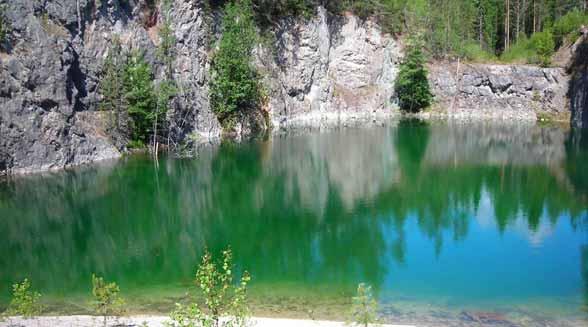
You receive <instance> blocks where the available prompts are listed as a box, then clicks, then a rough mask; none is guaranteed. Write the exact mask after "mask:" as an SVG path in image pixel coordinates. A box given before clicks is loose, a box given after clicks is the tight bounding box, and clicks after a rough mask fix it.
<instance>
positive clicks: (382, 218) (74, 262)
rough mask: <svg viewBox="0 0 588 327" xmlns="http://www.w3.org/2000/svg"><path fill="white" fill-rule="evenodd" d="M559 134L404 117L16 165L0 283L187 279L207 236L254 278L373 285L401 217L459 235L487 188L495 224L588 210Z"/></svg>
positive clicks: (398, 244)
mask: <svg viewBox="0 0 588 327" xmlns="http://www.w3.org/2000/svg"><path fill="white" fill-rule="evenodd" d="M566 137H567V135H566V133H565V132H563V131H561V130H559V129H544V128H539V127H524V126H518V127H516V129H514V130H513V129H512V127H500V126H498V127H497V126H491V125H456V126H447V125H441V124H433V125H427V124H424V123H420V122H411V121H404V122H400V123H398V125H397V126H394V127H392V128H388V127H381V128H373V129H370V130H354V129H351V130H342V131H337V130H334V131H328V132H324V133H311V134H309V135H302V136H289V137H275V138H273V139H271V140H266V141H259V142H252V143H249V144H242V145H235V144H231V143H224V144H221V145H220V146H218V147H208V148H204V149H203V150H202V151H201V152H200V153H199V155H198V157H197V158H196V159H195V160H164V161H162V162H161V164H160V165H159V166H158V167H157V166H155V165H153V163H152V162H150V161H149V160H148V159H144V158H130V159H128V160H127V162H124V163H121V164H118V165H112V166H108V167H103V166H101V167H99V168H86V169H83V170H75V171H71V172H67V173H59V174H54V175H50V176H45V177H30V178H24V179H15V180H13V181H8V182H4V183H2V184H0V217H2V218H1V219H0V232H1V234H2V235H3V236H5V237H4V238H3V239H2V240H0V283H2V285H8V284H9V283H10V282H12V281H13V280H15V279H17V278H22V277H24V276H30V277H31V278H33V279H34V280H35V281H37V282H38V283H39V284H40V285H43V286H44V287H45V288H47V289H49V290H60V291H61V290H84V291H85V290H86V288H87V283H88V276H90V275H91V273H92V272H98V273H104V274H106V275H108V276H112V278H115V279H117V280H119V281H121V282H122V283H123V284H125V283H126V284H127V285H129V284H130V285H135V284H138V285H144V284H151V285H153V284H166V283H168V282H169V281H180V280H182V281H183V280H187V279H189V278H190V277H191V276H192V273H193V271H194V268H195V265H196V264H197V262H198V257H199V255H200V254H201V253H202V251H203V249H204V247H205V246H207V247H209V248H211V249H212V250H214V251H217V250H220V249H221V248H222V247H224V246H225V245H226V244H231V245H232V247H233V249H234V251H235V254H236V259H237V264H238V265H239V266H240V267H244V266H246V267H248V268H250V269H251V270H252V272H253V274H254V276H255V277H256V279H257V280H258V281H262V282H268V283H271V282H272V281H284V280H286V281H292V282H299V281H303V282H304V283H307V284H311V285H312V284H321V283H334V284H345V285H351V286H352V285H353V284H355V283H356V282H357V281H360V280H367V281H369V282H371V283H372V284H374V285H375V286H378V285H380V284H381V283H383V281H384V279H385V276H386V275H387V273H388V269H389V263H388V262H387V261H386V260H387V259H386V258H387V256H389V255H392V257H393V259H394V260H395V261H396V262H398V263H402V262H404V261H405V260H406V255H407V254H406V252H405V248H406V244H405V241H406V238H407V235H406V231H405V226H406V221H407V220H408V219H410V217H415V218H416V219H417V221H418V226H419V229H420V232H421V234H422V235H425V236H426V237H427V238H429V239H430V240H431V242H432V243H433V244H434V245H435V249H436V252H437V253H438V254H439V253H441V252H442V251H443V246H444V244H445V243H446V242H447V240H445V239H444V236H445V237H446V235H447V233H448V232H449V233H451V234H452V235H453V237H452V239H453V240H457V241H459V240H464V239H466V238H467V237H468V231H469V229H470V225H471V224H472V221H473V219H482V218H487V217H486V216H487V215H485V214H481V213H480V211H479V209H480V206H481V203H482V202H483V201H487V202H488V203H489V204H490V206H491V208H492V210H493V219H494V221H495V225H496V226H497V228H498V229H499V230H500V231H505V230H507V229H509V228H514V227H513V226H515V222H516V221H518V220H520V219H524V221H525V224H526V226H527V227H528V230H527V232H528V233H530V234H533V233H536V232H537V231H538V230H539V228H540V224H541V223H542V221H544V219H543V218H547V219H548V220H551V221H552V222H555V221H556V220H557V219H560V217H562V216H564V213H565V214H566V215H565V216H566V217H567V214H568V213H569V215H570V217H571V223H572V224H574V225H581V224H582V223H583V222H584V223H585V220H586V208H587V201H586V197H585V194H586V193H587V192H586V190H587V188H588V186H587V185H588V184H587V183H588V181H587V178H588V177H587V176H586V175H585V172H586V171H587V170H583V169H581V168H579V167H584V166H581V165H582V164H583V163H584V162H588V161H586V160H584V158H586V153H587V152H586V150H585V148H583V147H581V146H577V145H576V146H570V145H568V146H564V143H565V142H566ZM579 161H582V163H581V162H579ZM482 216H483V217H482Z"/></svg>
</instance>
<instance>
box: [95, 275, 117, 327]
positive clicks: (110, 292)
mask: <svg viewBox="0 0 588 327" xmlns="http://www.w3.org/2000/svg"><path fill="white" fill-rule="evenodd" d="M92 295H93V296H94V308H95V310H96V313H98V314H99V315H101V316H103V317H104V326H106V320H107V318H108V316H112V315H120V314H122V313H124V311H125V301H124V299H122V298H121V297H120V288H119V287H118V285H116V283H115V282H111V283H108V282H105V281H104V279H103V278H102V277H97V276H96V275H92Z"/></svg>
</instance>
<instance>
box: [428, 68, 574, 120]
mask: <svg viewBox="0 0 588 327" xmlns="http://www.w3.org/2000/svg"><path fill="white" fill-rule="evenodd" d="M429 81H430V84H431V88H432V90H433V93H434V94H435V101H436V104H437V106H438V107H439V108H440V109H441V110H442V111H444V113H445V114H446V115H447V116H449V117H452V118H491V119H504V120H512V119H515V120H530V121H536V120H537V115H538V114H550V115H555V116H557V117H562V116H565V115H566V114H569V101H568V98H567V96H566V93H567V91H568V85H569V77H568V76H567V75H566V72H565V70H564V69H563V68H541V67H536V66H527V65H486V64H461V65H459V66H458V65H457V64H456V63H436V64H434V65H430V67H429Z"/></svg>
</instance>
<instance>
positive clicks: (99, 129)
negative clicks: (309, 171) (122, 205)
mask: <svg viewBox="0 0 588 327" xmlns="http://www.w3.org/2000/svg"><path fill="white" fill-rule="evenodd" d="M150 3H151V2H149V1H146V0H125V1H121V0H0V4H1V5H4V6H5V8H6V17H7V20H8V21H9V22H10V24H11V29H12V31H11V34H10V35H11V36H10V42H7V43H6V44H4V45H3V46H2V47H3V49H2V50H1V51H0V173H1V172H4V173H6V172H14V173H18V172H29V171H37V170H47V169H51V168H62V167H67V166H70V165H77V164H82V163H86V162H92V161H96V160H100V159H106V158H114V157H118V156H120V153H121V152H122V151H124V145H122V144H114V143H115V142H113V141H112V139H111V137H109V135H108V133H107V132H106V129H107V128H106V127H107V124H108V113H105V112H100V111H98V104H99V103H100V100H101V95H100V93H99V88H100V85H99V83H100V79H101V75H102V65H103V62H104V59H105V58H106V56H107V55H108V51H109V48H110V46H109V45H110V44H111V42H112V40H113V38H114V37H115V36H117V37H119V38H120V39H121V41H122V44H123V48H124V49H125V51H130V50H137V49H139V50H141V51H143V52H144V53H145V58H146V60H147V61H149V62H150V63H151V64H152V66H153V68H154V72H155V77H156V79H159V78H160V77H161V76H162V65H161V63H160V62H159V61H158V59H157V56H156V47H157V44H158V42H159V39H158V21H159V20H160V16H159V14H158V8H157V7H154V6H153V5H152V4H151V5H150ZM172 8H173V9H172V11H171V21H172V28H173V30H174V32H175V37H176V40H177V42H176V48H175V54H176V57H175V61H174V72H173V75H174V79H175V80H176V82H177V84H178V86H179V88H178V89H179V94H178V96H177V97H176V100H175V103H174V104H173V106H172V107H173V110H171V111H170V112H169V113H168V117H167V120H168V125H169V128H170V138H169V140H170V142H171V143H172V145H174V144H180V143H182V142H185V141H186V140H190V142H193V141H194V140H197V139H200V140H203V139H210V138H215V137H218V136H220V135H221V133H222V129H221V126H220V124H219V122H218V121H217V119H216V117H215V115H214V113H213V112H212V110H211V108H210V105H209V102H208V83H209V70H210V62H211V56H212V54H213V53H214V46H215V40H217V38H218V37H219V35H220V33H219V30H220V28H219V26H220V14H219V13H218V12H208V11H206V10H204V9H203V6H202V1H198V0H173V7H172ZM269 34H270V35H271V37H270V42H263V44H261V45H259V46H257V47H256V48H255V64H256V65H257V67H258V68H259V70H260V72H261V73H262V76H264V86H265V88H266V91H267V94H268V97H267V98H268V102H267V104H266V106H265V107H264V108H263V112H256V113H252V114H251V115H249V116H248V117H246V118H247V119H244V120H243V121H242V122H241V123H240V124H239V126H237V127H238V128H237V132H238V134H242V135H245V134H249V133H251V132H252V131H253V130H254V129H255V128H259V126H261V128H270V127H271V128H274V129H280V128H294V127H299V126H302V127H306V126H313V127H316V126H319V127H320V126H325V125H327V124H329V125H333V124H339V123H344V124H354V123H357V124H359V123H365V122H366V121H367V122H373V121H376V120H377V121H379V120H381V119H384V118H387V117H389V116H391V115H395V114H398V113H399V111H398V109H397V108H396V106H395V105H394V94H393V93H394V80H395V78H396V75H397V71H398V64H399V62H400V60H401V47H400V45H399V42H398V41H397V40H395V39H394V38H392V37H391V36H390V35H387V34H385V33H382V31H381V29H380V27H379V26H378V25H377V24H376V23H374V22H372V21H370V20H368V21H362V20H361V19H359V18H357V17H354V16H352V15H346V16H335V15H332V14H329V13H327V11H326V10H325V9H324V8H320V7H319V8H318V9H317V14H316V15H315V16H314V17H311V18H308V19H302V18H292V17H289V18H283V19H282V20H281V21H279V22H277V23H276V24H275V25H274V26H273V28H272V30H271V31H270V33H269ZM456 68H457V67H456V66H455V64H437V65H435V66H432V67H431V69H430V71H431V75H430V77H431V82H432V86H433V90H434V93H435V94H436V99H437V101H438V106H439V107H444V108H449V109H447V110H445V113H446V114H448V115H451V116H457V117H464V116H465V117H481V116H482V117H493V118H496V117H498V118H509V119H510V118H513V117H517V118H524V119H536V117H537V113H541V112H545V113H549V114H554V115H559V114H565V113H566V112H567V101H566V100H565V93H566V91H567V84H568V80H567V77H566V75H565V73H564V71H562V70H561V69H543V68H537V67H531V66H493V65H461V67H460V71H459V74H456ZM456 76H457V77H456ZM577 94H579V93H577ZM260 120H264V121H263V124H262V125H260V124H258V123H259V121H260ZM267 123H270V124H269V125H268V124H267ZM270 125H271V126H270Z"/></svg>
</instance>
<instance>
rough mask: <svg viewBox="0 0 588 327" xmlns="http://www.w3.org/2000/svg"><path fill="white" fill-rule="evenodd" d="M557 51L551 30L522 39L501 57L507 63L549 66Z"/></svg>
mask: <svg viewBox="0 0 588 327" xmlns="http://www.w3.org/2000/svg"><path fill="white" fill-rule="evenodd" d="M554 51H555V41H554V38H553V34H552V33H551V31H550V30H546V31H543V32H537V33H535V34H533V35H532V36H531V37H530V38H527V37H524V36H523V37H521V38H520V39H519V41H518V42H517V43H515V44H514V45H513V46H511V47H510V48H509V49H508V50H507V51H505V52H504V53H503V54H502V56H501V57H500V58H501V59H502V60H503V61H505V62H515V63H530V64H541V65H542V66H549V64H550V63H551V56H552V55H553V53H554Z"/></svg>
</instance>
